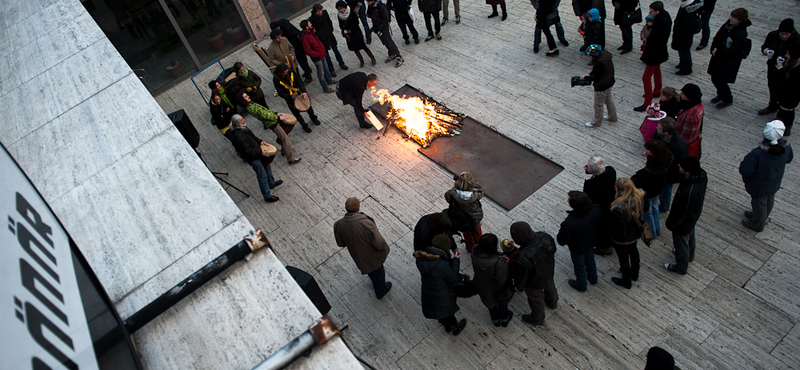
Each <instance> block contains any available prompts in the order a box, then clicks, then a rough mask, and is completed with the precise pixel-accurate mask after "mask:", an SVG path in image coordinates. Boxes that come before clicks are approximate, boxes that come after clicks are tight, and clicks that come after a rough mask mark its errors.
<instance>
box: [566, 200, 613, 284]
mask: <svg viewBox="0 0 800 370" xmlns="http://www.w3.org/2000/svg"><path fill="white" fill-rule="evenodd" d="M567 202H568V203H569V206H570V208H572V210H571V211H567V213H568V214H569V215H568V216H567V218H566V219H565V220H564V221H563V222H562V223H561V228H560V229H559V230H558V235H557V236H556V240H557V241H558V244H559V245H566V246H567V247H569V255H570V258H572V265H573V268H574V270H575V279H569V280H568V281H567V283H568V284H569V286H571V287H572V288H573V289H575V290H577V291H579V292H585V291H586V289H587V284H586V282H587V280H588V282H589V283H590V284H592V285H595V284H597V267H596V265H595V261H594V252H593V250H594V248H595V246H596V245H597V239H598V238H597V236H598V234H600V228H601V227H602V226H601V220H602V219H603V211H602V210H601V209H600V206H599V205H594V204H592V200H591V199H589V195H587V194H586V193H582V192H579V191H570V192H569V193H567Z"/></svg>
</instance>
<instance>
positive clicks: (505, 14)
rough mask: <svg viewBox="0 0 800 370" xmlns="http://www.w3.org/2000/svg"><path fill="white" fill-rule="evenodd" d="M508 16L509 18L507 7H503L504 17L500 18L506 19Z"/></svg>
mask: <svg viewBox="0 0 800 370" xmlns="http://www.w3.org/2000/svg"><path fill="white" fill-rule="evenodd" d="M506 18H508V12H506V7H503V18H500V20H503V21H504V20H506Z"/></svg>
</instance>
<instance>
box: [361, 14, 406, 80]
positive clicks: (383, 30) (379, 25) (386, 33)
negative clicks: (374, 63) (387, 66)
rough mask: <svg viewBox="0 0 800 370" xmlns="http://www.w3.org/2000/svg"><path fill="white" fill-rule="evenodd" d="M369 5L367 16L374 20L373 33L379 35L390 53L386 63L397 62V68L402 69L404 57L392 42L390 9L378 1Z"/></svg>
mask: <svg viewBox="0 0 800 370" xmlns="http://www.w3.org/2000/svg"><path fill="white" fill-rule="evenodd" d="M367 4H369V9H368V10H367V15H369V17H370V18H371V19H372V32H374V33H375V34H376V35H378V38H379V39H380V40H381V43H382V44H383V46H385V47H386V50H387V51H388V53H389V56H388V57H387V58H386V60H385V61H384V63H389V62H391V61H393V60H396V63H395V65H394V66H395V68H397V67H400V66H401V65H403V57H402V56H401V55H400V49H398V48H397V45H396V44H395V43H394V40H392V30H391V29H390V28H389V25H390V24H391V23H392V14H391V13H390V12H389V8H388V7H387V6H386V4H384V3H382V2H380V1H376V0H367Z"/></svg>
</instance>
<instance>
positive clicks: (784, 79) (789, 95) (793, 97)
mask: <svg viewBox="0 0 800 370" xmlns="http://www.w3.org/2000/svg"><path fill="white" fill-rule="evenodd" d="M777 74H778V77H779V78H780V81H779V82H778V105H780V106H781V107H783V108H784V109H794V108H796V107H797V105H798V103H800V88H798V86H800V64H799V65H797V66H795V67H794V68H793V69H792V70H791V71H790V72H789V74H788V76H787V74H786V68H785V67H784V68H783V69H779V70H777Z"/></svg>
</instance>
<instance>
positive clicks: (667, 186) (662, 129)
mask: <svg viewBox="0 0 800 370" xmlns="http://www.w3.org/2000/svg"><path fill="white" fill-rule="evenodd" d="M675 125H676V122H675V119H674V118H672V117H666V118H663V119H662V120H661V121H659V122H658V126H656V134H655V135H654V136H653V140H661V141H663V142H665V143H666V144H667V148H669V152H670V153H672V164H670V165H669V169H668V170H667V177H666V180H665V181H664V190H662V191H661V195H659V196H658V212H659V213H663V212H668V211H669V205H670V201H671V199H672V184H675V183H677V182H678V181H679V180H680V178H681V173H680V171H679V170H678V163H680V161H681V160H683V157H686V155H687V151H686V144H685V143H684V142H683V139H681V137H680V135H677V134H676V132H675Z"/></svg>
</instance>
